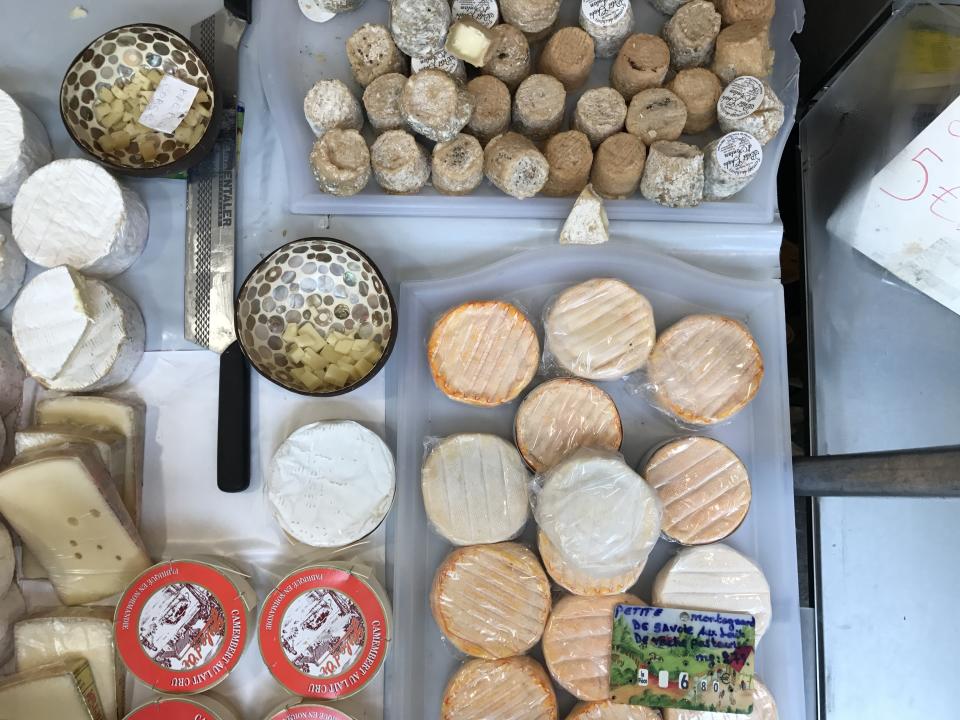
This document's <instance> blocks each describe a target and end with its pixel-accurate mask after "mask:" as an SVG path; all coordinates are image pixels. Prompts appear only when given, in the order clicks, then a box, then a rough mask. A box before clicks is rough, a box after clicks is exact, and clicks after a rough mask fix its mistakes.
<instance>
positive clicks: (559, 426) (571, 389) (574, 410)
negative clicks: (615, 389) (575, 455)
mask: <svg viewBox="0 0 960 720" xmlns="http://www.w3.org/2000/svg"><path fill="white" fill-rule="evenodd" d="M513 435H514V438H515V439H516V442H517V448H519V450H520V454H521V455H523V459H524V460H525V461H526V463H527V465H529V466H530V467H531V468H532V469H533V470H534V472H538V473H539V472H545V471H546V470H549V469H550V468H551V467H553V466H554V465H556V464H557V463H558V462H560V461H561V460H562V459H563V458H565V457H566V456H567V455H569V454H570V453H572V452H574V451H575V450H578V449H579V448H581V447H591V448H597V449H600V450H610V451H612V452H616V451H618V450H619V449H620V443H621V442H623V426H622V425H621V423H620V413H619V411H618V410H617V406H616V403H614V402H613V398H611V397H610V396H609V395H608V394H607V393H605V392H604V391H603V390H601V389H600V388H598V387H597V386H596V385H591V384H590V383H588V382H584V381H583V380H577V379H574V378H557V379H555V380H549V381H547V382H545V383H543V384H542V385H538V386H537V387H535V388H534V389H533V390H532V391H530V394H528V395H527V396H526V397H525V398H524V399H523V402H522V403H520V407H519V408H518V409H517V415H516V417H515V418H514V421H513Z"/></svg>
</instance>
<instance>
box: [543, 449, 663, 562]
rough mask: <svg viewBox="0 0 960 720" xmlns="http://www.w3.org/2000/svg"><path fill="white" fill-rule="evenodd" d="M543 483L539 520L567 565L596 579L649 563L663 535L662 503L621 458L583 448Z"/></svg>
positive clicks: (568, 458)
mask: <svg viewBox="0 0 960 720" xmlns="http://www.w3.org/2000/svg"><path fill="white" fill-rule="evenodd" d="M541 482H542V484H543V487H542V488H541V490H540V492H539V494H538V495H537V497H536V504H535V506H534V516H535V517H536V519H537V523H538V524H539V525H540V529H541V530H543V532H544V533H545V534H546V536H547V537H548V538H549V539H550V542H551V543H553V545H554V546H555V547H556V548H557V551H558V552H559V553H560V555H561V556H562V557H563V558H564V560H566V561H567V562H569V563H571V564H573V565H575V566H576V567H578V568H579V569H581V570H585V571H586V572H588V573H590V574H591V575H594V576H596V577H612V576H615V575H619V574H621V573H625V572H628V571H630V570H633V569H634V568H636V567H637V566H638V565H643V563H644V562H646V559H647V556H648V555H649V554H650V551H651V550H652V549H653V546H654V544H655V543H656V542H657V538H658V537H659V536H660V514H661V509H660V501H659V499H658V498H657V495H656V493H655V492H654V491H653V490H652V489H651V488H650V486H649V485H647V484H646V483H645V482H644V480H643V478H642V477H640V476H639V475H637V474H636V473H635V472H634V471H633V470H632V469H631V468H630V466H629V465H627V464H626V463H625V462H623V459H622V458H621V457H620V456H619V455H616V454H614V453H609V452H600V451H598V450H592V449H587V448H582V449H580V450H578V451H577V452H575V453H573V454H572V455H570V456H568V457H567V458H566V459H565V460H563V461H562V462H561V463H560V464H559V465H557V466H555V467H554V468H552V469H551V470H549V471H548V472H547V473H546V474H544V475H543V476H542V478H541ZM623 508H630V509H631V510H630V512H623Z"/></svg>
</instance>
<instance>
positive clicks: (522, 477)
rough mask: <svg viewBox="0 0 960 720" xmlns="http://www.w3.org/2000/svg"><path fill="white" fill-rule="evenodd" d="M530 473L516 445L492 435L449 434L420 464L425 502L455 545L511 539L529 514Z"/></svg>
mask: <svg viewBox="0 0 960 720" xmlns="http://www.w3.org/2000/svg"><path fill="white" fill-rule="evenodd" d="M529 481H530V476H529V474H528V473H527V470H526V468H525V467H524V465H523V460H522V459H521V458H520V454H519V453H518V452H517V451H516V449H515V448H514V447H513V446H512V445H510V444H509V443H508V442H506V441H505V440H502V439H501V438H498V437H497V436H496V435H485V434H481V433H464V434H462V435H451V436H450V437H448V438H444V439H443V440H441V441H440V442H439V443H438V444H437V446H436V447H434V448H433V449H432V450H431V451H430V454H429V455H427V459H426V460H425V461H424V463H423V470H422V472H421V475H420V483H421V487H422V489H423V506H424V508H425V509H426V511H427V518H428V519H429V520H430V522H431V524H432V525H433V527H434V528H435V529H436V531H437V532H438V533H440V534H441V535H442V536H443V537H445V538H446V539H447V540H449V541H450V542H452V543H453V544H454V545H477V544H481V543H496V542H501V541H503V540H510V539H512V538H514V537H516V536H517V535H519V534H520V532H521V531H522V530H523V527H524V525H526V524H527V517H528V516H529V514H530V503H529V496H528V492H527V483H528V482H529Z"/></svg>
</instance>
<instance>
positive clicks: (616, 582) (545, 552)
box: [537, 530, 643, 595]
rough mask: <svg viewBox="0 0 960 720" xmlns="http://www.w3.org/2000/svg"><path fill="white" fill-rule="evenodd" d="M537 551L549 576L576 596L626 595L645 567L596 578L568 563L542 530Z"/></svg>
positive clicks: (538, 538)
mask: <svg viewBox="0 0 960 720" xmlns="http://www.w3.org/2000/svg"><path fill="white" fill-rule="evenodd" d="M537 549H538V550H540V559H541V560H542V561H543V567H544V568H545V569H546V571H547V574H548V575H550V577H551V578H553V581H554V582H555V583H557V585H560V586H561V587H563V588H565V589H566V590H569V591H570V592H572V593H573V594H574V595H617V594H619V593H624V592H626V591H627V590H629V589H630V588H632V587H633V586H634V585H636V584H637V580H639V579H640V573H641V572H642V571H643V565H637V567H635V568H633V569H632V570H628V571H626V572H624V573H621V574H620V575H615V576H613V577H602V578H598V577H594V576H593V575H591V574H590V573H587V572H584V571H583V570H581V569H580V568H578V567H576V566H574V565H571V564H570V563H569V562H567V561H566V560H565V559H564V558H563V556H562V555H560V553H558V552H557V549H556V548H555V547H554V546H553V543H551V542H550V539H549V538H548V537H547V536H546V535H544V534H543V531H542V530H541V531H540V532H538V533H537Z"/></svg>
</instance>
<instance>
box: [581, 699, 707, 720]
mask: <svg viewBox="0 0 960 720" xmlns="http://www.w3.org/2000/svg"><path fill="white" fill-rule="evenodd" d="M567 720H660V711H659V710H657V709H656V708H649V707H644V706H643V705H623V704H621V703H617V702H614V701H613V700H603V701H601V702H588V703H580V704H578V705H577V706H576V707H575V708H574V709H573V710H572V711H571V712H570V714H569V715H567ZM704 720H710V718H704Z"/></svg>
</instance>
